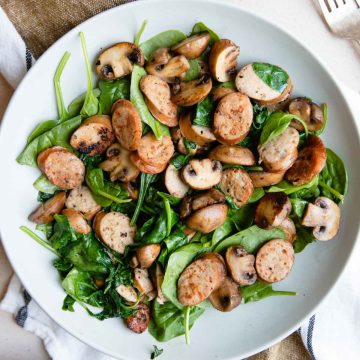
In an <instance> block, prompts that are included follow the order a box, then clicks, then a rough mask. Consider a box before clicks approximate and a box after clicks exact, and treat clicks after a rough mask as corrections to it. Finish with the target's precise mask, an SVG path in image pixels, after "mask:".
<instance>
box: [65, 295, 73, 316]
mask: <svg viewBox="0 0 360 360" xmlns="http://www.w3.org/2000/svg"><path fill="white" fill-rule="evenodd" d="M75 302H76V300H75V299H73V298H72V297H71V296H70V295H66V296H65V299H64V301H63V306H62V310H64V311H71V312H74V304H75Z"/></svg>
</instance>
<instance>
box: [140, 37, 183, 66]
mask: <svg viewBox="0 0 360 360" xmlns="http://www.w3.org/2000/svg"><path fill="white" fill-rule="evenodd" d="M185 39H186V35H185V34H184V33H183V32H181V31H179V30H167V31H164V32H161V33H159V34H157V35H155V36H153V37H152V38H150V39H148V40H146V41H144V42H143V43H142V44H141V45H140V49H141V50H142V52H143V53H144V56H145V59H147V60H148V59H149V58H150V57H151V54H152V53H153V52H154V51H155V50H157V49H159V48H163V47H165V48H169V47H172V46H174V45H176V44H177V43H179V42H180V41H183V40H185Z"/></svg>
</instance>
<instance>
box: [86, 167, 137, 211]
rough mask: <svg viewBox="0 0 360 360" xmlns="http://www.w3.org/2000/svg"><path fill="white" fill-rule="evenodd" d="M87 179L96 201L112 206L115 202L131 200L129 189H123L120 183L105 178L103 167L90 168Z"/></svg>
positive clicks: (102, 204)
mask: <svg viewBox="0 0 360 360" xmlns="http://www.w3.org/2000/svg"><path fill="white" fill-rule="evenodd" d="M85 181H86V184H87V186H88V187H89V189H90V190H91V192H92V193H93V196H94V199H95V201H96V202H97V203H98V204H99V205H101V206H103V207H107V206H110V205H111V204H112V203H113V202H115V203H117V204H121V203H126V202H130V201H131V199H128V198H127V197H128V193H127V191H125V190H123V189H122V188H121V187H120V186H119V185H117V184H115V183H112V182H110V181H107V180H105V179H104V173H103V171H102V169H99V168H97V169H88V171H87V172H86V176H85Z"/></svg>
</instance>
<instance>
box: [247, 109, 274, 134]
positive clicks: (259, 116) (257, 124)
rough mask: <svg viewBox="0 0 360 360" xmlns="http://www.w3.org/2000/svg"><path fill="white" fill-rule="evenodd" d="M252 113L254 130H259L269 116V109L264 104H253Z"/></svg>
mask: <svg viewBox="0 0 360 360" xmlns="http://www.w3.org/2000/svg"><path fill="white" fill-rule="evenodd" d="M253 114H254V119H253V122H252V127H253V128H254V129H255V130H261V129H262V128H263V127H264V125H265V122H266V120H267V119H268V117H269V116H270V114H271V111H270V110H269V109H268V108H267V107H266V106H260V105H259V104H254V105H253Z"/></svg>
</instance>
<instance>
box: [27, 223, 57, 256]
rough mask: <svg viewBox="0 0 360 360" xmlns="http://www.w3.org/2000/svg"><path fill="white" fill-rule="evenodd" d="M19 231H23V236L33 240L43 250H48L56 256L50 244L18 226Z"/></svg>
mask: <svg viewBox="0 0 360 360" xmlns="http://www.w3.org/2000/svg"><path fill="white" fill-rule="evenodd" d="M20 230H21V231H23V232H24V233H25V234H27V235H29V236H30V237H31V238H32V239H34V240H35V241H36V242H37V243H38V244H40V245H42V246H43V247H44V248H45V249H48V250H50V251H51V252H53V253H54V254H57V252H56V250H55V249H54V248H53V247H52V245H51V244H50V243H48V242H47V241H46V240H44V239H42V238H41V237H40V236H39V235H37V234H35V233H34V232H33V231H31V230H30V229H29V228H28V227H26V226H20Z"/></svg>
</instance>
